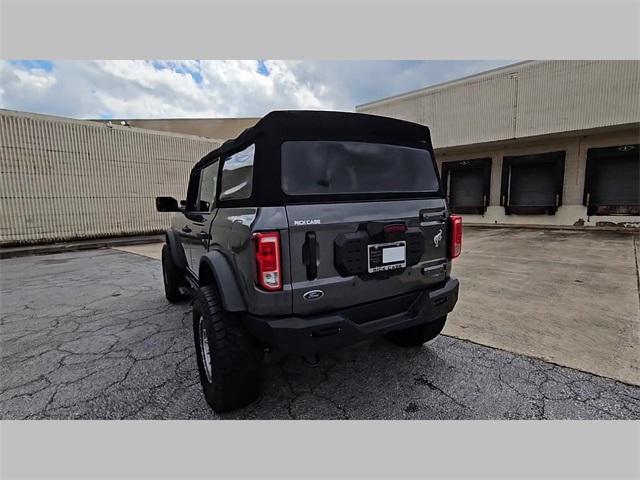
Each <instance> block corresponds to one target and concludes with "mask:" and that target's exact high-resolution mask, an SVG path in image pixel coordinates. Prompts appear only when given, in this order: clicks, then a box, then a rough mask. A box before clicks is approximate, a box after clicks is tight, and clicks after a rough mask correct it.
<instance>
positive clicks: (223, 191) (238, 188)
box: [220, 145, 256, 200]
mask: <svg viewBox="0 0 640 480" xmlns="http://www.w3.org/2000/svg"><path fill="white" fill-rule="evenodd" d="M255 150H256V147H255V145H250V146H248V147H247V148H245V149H244V150H242V151H240V152H237V153H234V154H233V155H231V156H229V157H227V158H226V159H225V160H224V164H223V165H222V178H221V179H220V200H241V199H246V198H249V197H251V192H252V190H253V156H254V154H255Z"/></svg>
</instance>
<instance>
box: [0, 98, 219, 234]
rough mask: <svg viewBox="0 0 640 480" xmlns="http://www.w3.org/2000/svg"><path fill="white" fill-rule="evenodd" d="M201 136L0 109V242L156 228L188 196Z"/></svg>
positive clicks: (207, 143)
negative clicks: (161, 205)
mask: <svg viewBox="0 0 640 480" xmlns="http://www.w3.org/2000/svg"><path fill="white" fill-rule="evenodd" d="M219 144H220V142H219V141H215V140H209V139H205V138H200V137H192V136H184V135H175V134H164V133H157V132H152V131H148V130H140V129H135V128H128V127H120V126H113V127H109V126H107V125H104V124H99V123H96V122H86V121H75V120H67V119H60V118H56V117H48V116H42V115H32V114H25V113H21V112H12V111H6V110H0V174H1V176H0V189H1V192H0V198H1V201H0V245H2V246H7V245H14V244H25V243H43V242H52V241H62V240H71V239H80V238H97V237H106V236H116V235H132V234H144V233H152V232H158V231H161V230H163V229H165V228H166V227H167V226H168V222H169V215H167V214H159V213H157V212H156V211H155V197H156V196H158V195H172V196H175V197H177V198H179V199H182V198H185V195H186V186H187V179H188V175H189V171H190V169H191V168H192V167H193V165H194V164H195V162H196V161H197V160H198V159H200V158H201V157H202V156H204V155H205V154H206V153H208V152H209V151H211V150H213V149H214V148H215V147H216V146H218V145H219Z"/></svg>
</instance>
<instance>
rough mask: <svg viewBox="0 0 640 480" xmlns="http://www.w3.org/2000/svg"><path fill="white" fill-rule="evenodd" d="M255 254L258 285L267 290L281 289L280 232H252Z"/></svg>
mask: <svg viewBox="0 0 640 480" xmlns="http://www.w3.org/2000/svg"><path fill="white" fill-rule="evenodd" d="M253 241H254V242H255V254H256V272H257V276H258V278H257V281H258V285H260V287H262V288H263V289H264V290H267V291H270V292H272V291H275V290H282V269H281V265H280V233H279V232H259V233H254V234H253Z"/></svg>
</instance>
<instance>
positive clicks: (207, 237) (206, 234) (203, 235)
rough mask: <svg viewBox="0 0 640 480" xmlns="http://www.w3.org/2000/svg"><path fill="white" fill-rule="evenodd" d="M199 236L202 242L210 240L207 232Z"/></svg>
mask: <svg viewBox="0 0 640 480" xmlns="http://www.w3.org/2000/svg"><path fill="white" fill-rule="evenodd" d="M198 236H199V237H200V238H201V239H202V240H209V234H208V233H207V232H205V231H202V232H200V233H199V234H198Z"/></svg>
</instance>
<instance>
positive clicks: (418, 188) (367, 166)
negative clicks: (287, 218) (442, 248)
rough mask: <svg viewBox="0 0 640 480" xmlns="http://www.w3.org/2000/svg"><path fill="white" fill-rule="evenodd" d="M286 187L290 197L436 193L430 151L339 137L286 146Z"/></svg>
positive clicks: (284, 189)
mask: <svg viewBox="0 0 640 480" xmlns="http://www.w3.org/2000/svg"><path fill="white" fill-rule="evenodd" d="M282 190H283V191H284V193H286V194H287V195H334V194H335V195H341V194H367V193H406V192H412V193H419V192H436V191H438V178H437V176H436V172H435V169H434V167H433V161H432V160H431V155H430V154H429V152H428V151H427V150H425V149H421V148H411V147H405V146H400V145H388V144H381V143H365V142H340V141H288V142H284V143H283V144H282Z"/></svg>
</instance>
